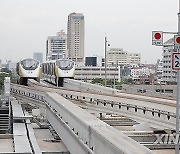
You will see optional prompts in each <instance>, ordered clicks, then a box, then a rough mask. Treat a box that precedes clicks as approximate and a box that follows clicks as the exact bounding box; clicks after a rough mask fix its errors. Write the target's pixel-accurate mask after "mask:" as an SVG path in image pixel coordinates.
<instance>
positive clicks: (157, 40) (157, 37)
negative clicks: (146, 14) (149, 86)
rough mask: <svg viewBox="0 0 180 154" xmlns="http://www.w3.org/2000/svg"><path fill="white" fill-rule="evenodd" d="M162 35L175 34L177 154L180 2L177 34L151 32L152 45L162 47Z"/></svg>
mask: <svg viewBox="0 0 180 154" xmlns="http://www.w3.org/2000/svg"><path fill="white" fill-rule="evenodd" d="M163 33H168V34H175V35H174V50H176V52H173V53H172V69H174V70H177V77H176V80H177V93H176V143H175V154H179V106H180V105H179V102H180V93H179V92H180V71H179V70H180V0H179V13H178V32H175V33H174V32H162V31H153V32H152V45H156V46H163Z"/></svg>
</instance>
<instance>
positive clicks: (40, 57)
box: [33, 52, 43, 62]
mask: <svg viewBox="0 0 180 154" xmlns="http://www.w3.org/2000/svg"><path fill="white" fill-rule="evenodd" d="M33 59H36V60H38V61H40V62H42V61H43V53H42V52H34V53H33Z"/></svg>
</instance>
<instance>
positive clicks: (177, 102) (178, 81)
mask: <svg viewBox="0 0 180 154" xmlns="http://www.w3.org/2000/svg"><path fill="white" fill-rule="evenodd" d="M178 35H180V0H179V12H178ZM177 51H178V52H179V49H177ZM179 77H180V72H179V70H177V94H176V95H177V96H176V144H175V154H179V102H180V96H179V95H180V94H179V91H180V78H179Z"/></svg>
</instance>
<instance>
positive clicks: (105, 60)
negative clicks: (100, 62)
mask: <svg viewBox="0 0 180 154" xmlns="http://www.w3.org/2000/svg"><path fill="white" fill-rule="evenodd" d="M107 42H108V41H107V37H105V48H104V49H105V59H104V65H105V87H106V86H107V45H108V46H110V44H107Z"/></svg>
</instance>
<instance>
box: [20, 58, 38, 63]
mask: <svg viewBox="0 0 180 154" xmlns="http://www.w3.org/2000/svg"><path fill="white" fill-rule="evenodd" d="M24 60H34V61H39V60H37V59H33V58H25V59H21V60H20V61H19V62H21V61H24ZM19 62H18V63H19Z"/></svg>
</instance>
